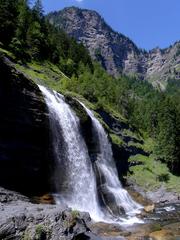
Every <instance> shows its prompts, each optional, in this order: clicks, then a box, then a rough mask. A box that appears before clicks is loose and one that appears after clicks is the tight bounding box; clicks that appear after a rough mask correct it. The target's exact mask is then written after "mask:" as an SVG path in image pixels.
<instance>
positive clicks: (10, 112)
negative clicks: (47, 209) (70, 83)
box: [0, 56, 49, 194]
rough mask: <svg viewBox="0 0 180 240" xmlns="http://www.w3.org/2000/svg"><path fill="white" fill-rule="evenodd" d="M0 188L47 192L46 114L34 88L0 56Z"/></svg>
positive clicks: (35, 192)
mask: <svg viewBox="0 0 180 240" xmlns="http://www.w3.org/2000/svg"><path fill="white" fill-rule="evenodd" d="M0 73H1V81H0V102H1V117H0V156H1V157H0V185H1V186H3V187H6V188H9V189H15V190H17V191H21V192H23V193H27V194H38V193H43V192H46V191H48V171H49V167H48V154H49V153H48V141H49V134H48V117H47V115H48V113H47V109H46V105H45V103H44V99H43V97H42V95H41V92H40V90H39V88H38V87H37V85H36V84H34V83H33V82H32V81H31V80H29V79H28V78H27V77H26V76H25V75H23V74H22V73H21V72H19V71H17V70H16V69H15V67H14V65H13V64H12V63H11V62H10V61H9V60H8V59H7V58H6V57H4V56H0Z"/></svg>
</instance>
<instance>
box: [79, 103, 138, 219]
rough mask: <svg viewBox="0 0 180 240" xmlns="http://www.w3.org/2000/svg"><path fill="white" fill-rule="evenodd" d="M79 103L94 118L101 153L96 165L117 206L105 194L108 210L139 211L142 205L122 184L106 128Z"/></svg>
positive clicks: (132, 213) (128, 213)
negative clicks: (109, 201) (109, 204)
mask: <svg viewBox="0 0 180 240" xmlns="http://www.w3.org/2000/svg"><path fill="white" fill-rule="evenodd" d="M79 103H80V104H81V105H82V106H83V107H84V109H85V110H86V112H87V114H88V115H89V116H90V118H91V120H92V125H93V135H94V138H95V139H96V141H97V144H99V153H98V154H97V160H96V161H95V165H96V169H97V171H98V172H99V175H100V187H101V186H102V187H103V189H105V191H106V192H108V195H110V196H111V201H112V200H114V206H115V208H114V207H113V209H111V206H108V203H107V201H108V199H107V200H106V199H105V198H104V196H103V201H104V204H105V205H106V206H107V208H108V210H109V211H110V212H111V213H112V214H115V215H116V213H117V212H119V211H118V210H119V209H121V208H123V209H124V210H125V213H126V214H127V215H129V216H133V215H135V214H136V213H139V212H140V211H139V210H140V209H142V206H141V205H139V204H138V203H136V202H135V201H134V200H133V199H132V198H131V197H130V195H129V194H128V192H127V191H126V190H125V189H123V188H122V186H121V183H120V180H119V178H118V172H117V169H116V165H115V162H114V159H113V153H112V148H111V145H110V143H109V141H108V137H107V134H106V133H105V130H104V128H103V127H102V125H101V123H100V122H99V121H98V120H97V118H95V116H94V114H93V113H92V111H90V110H89V109H88V108H87V107H86V106H85V105H84V104H83V103H81V102H79ZM102 194H103V193H102ZM111 205H112V202H111Z"/></svg>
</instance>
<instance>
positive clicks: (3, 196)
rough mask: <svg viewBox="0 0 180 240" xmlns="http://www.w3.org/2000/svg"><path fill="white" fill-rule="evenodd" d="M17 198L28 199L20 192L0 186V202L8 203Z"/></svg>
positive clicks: (27, 200)
mask: <svg viewBox="0 0 180 240" xmlns="http://www.w3.org/2000/svg"><path fill="white" fill-rule="evenodd" d="M17 200H21V201H26V202H29V199H28V198H27V197H25V196H23V195H21V194H20V193H17V192H14V191H10V190H7V189H5V188H1V187H0V203H8V202H12V201H17Z"/></svg>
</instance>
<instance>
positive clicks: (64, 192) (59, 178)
mask: <svg viewBox="0 0 180 240" xmlns="http://www.w3.org/2000/svg"><path fill="white" fill-rule="evenodd" d="M39 88H40V90H41V91H42V93H43V95H44V96H45V101H46V103H47V106H48V108H49V112H50V124H51V131H52V133H53V136H52V140H53V148H54V149H53V150H54V156H55V160H56V170H55V176H54V178H55V185H56V191H57V192H58V193H59V194H60V196H59V199H60V201H61V202H64V203H65V204H67V205H68V206H69V207H72V208H73V209H77V210H81V211H86V212H89V213H90V214H91V217H92V218H93V219H94V220H96V221H102V220H103V218H104V216H103V213H102V212H101V211H100V208H99V206H98V199H97V194H96V193H97V190H96V183H95V176H94V173H93V169H92V166H91V162H90V159H89V156H88V150H87V147H86V144H85V142H84V140H83V137H82V136H81V134H80V124H79V119H78V118H77V116H76V115H75V113H74V112H73V111H72V110H71V109H70V107H69V105H68V104H66V103H65V101H64V98H63V96H62V95H60V94H58V93H57V92H55V91H53V92H50V91H49V90H47V89H46V88H45V87H43V86H39Z"/></svg>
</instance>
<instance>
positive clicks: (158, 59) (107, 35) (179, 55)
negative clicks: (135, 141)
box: [47, 7, 180, 88]
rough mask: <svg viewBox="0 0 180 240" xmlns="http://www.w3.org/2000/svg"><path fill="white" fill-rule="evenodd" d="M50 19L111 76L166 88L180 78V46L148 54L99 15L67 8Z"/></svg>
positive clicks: (51, 15)
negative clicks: (125, 76)
mask: <svg viewBox="0 0 180 240" xmlns="http://www.w3.org/2000/svg"><path fill="white" fill-rule="evenodd" d="M47 18H48V19H49V21H50V22H51V23H52V24H54V25H55V26H57V27H59V28H61V29H64V30H65V31H66V32H67V33H68V34H69V35H70V36H72V37H74V38H76V39H77V40H78V41H79V42H82V43H83V44H84V45H85V46H86V47H87V48H88V49H89V52H90V54H91V56H92V57H93V59H96V60H98V61H99V62H100V63H101V64H102V66H103V67H104V68H105V69H106V70H107V71H108V73H110V74H111V75H114V76H118V75H119V74H121V73H123V74H130V75H134V74H135V75H137V76H138V77H140V78H142V79H148V80H149V81H153V82H154V85H158V84H159V86H160V87H162V88H163V87H164V86H165V84H164V81H165V82H166V81H167V79H168V78H169V77H175V78H179V77H180V76H179V75H180V72H179V71H180V42H177V43H176V44H175V45H174V46H172V47H170V48H168V49H166V50H161V49H154V50H152V51H150V52H146V51H142V50H140V49H139V48H138V47H137V46H136V45H135V44H134V43H133V42H132V41H131V40H130V39H129V38H127V37H126V36H124V35H122V34H120V33H117V32H115V31H113V30H112V29H111V27H109V26H108V25H107V24H106V22H105V21H104V20H103V19H102V17H101V16H100V15H99V14H98V13H96V12H95V11H90V10H82V9H79V8H75V7H72V8H65V9H64V10H62V11H59V12H53V13H50V14H49V15H48V16H47ZM156 82H157V83H156Z"/></svg>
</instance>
